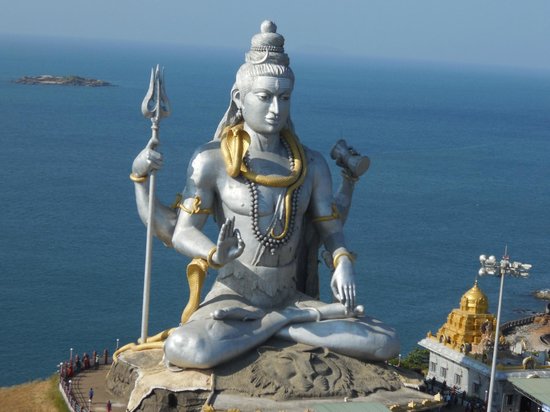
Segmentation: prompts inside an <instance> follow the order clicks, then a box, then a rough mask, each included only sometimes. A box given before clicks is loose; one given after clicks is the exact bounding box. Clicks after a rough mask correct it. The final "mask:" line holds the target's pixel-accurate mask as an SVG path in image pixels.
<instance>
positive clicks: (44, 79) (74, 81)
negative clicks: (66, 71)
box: [14, 74, 112, 87]
mask: <svg viewBox="0 0 550 412" xmlns="http://www.w3.org/2000/svg"><path fill="white" fill-rule="evenodd" d="M14 82H15V83H20V84H56V85H62V86H88V87H104V86H112V84H111V83H109V82H106V81H105V80H98V79H86V78H84V77H80V76H52V75H50V74H43V75H40V76H23V77H21V78H19V79H17V80H14Z"/></svg>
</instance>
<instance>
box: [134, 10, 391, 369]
mask: <svg viewBox="0 0 550 412" xmlns="http://www.w3.org/2000/svg"><path fill="white" fill-rule="evenodd" d="M276 29H277V28H276V26H275V24H273V23H272V22H270V21H265V22H263V23H262V26H261V33H259V34H256V35H255V36H254V37H253V38H252V45H251V48H250V51H249V52H248V53H247V54H246V62H245V63H244V64H243V65H242V66H241V67H240V68H239V70H238V72H237V76H236V82H235V85H234V86H233V88H232V90H231V101H230V105H229V108H228V109H227V112H226V113H225V115H224V116H223V118H222V120H221V122H220V124H219V126H218V128H217V131H216V133H215V135H214V138H213V139H212V140H211V141H209V142H208V143H206V144H204V145H202V146H200V147H199V148H198V149H197V150H196V152H195V154H194V155H193V157H192V159H191V161H190V163H189V167H188V170H187V181H186V184H185V189H184V190H183V193H182V199H181V200H180V202H179V203H178V204H177V205H176V207H174V208H171V207H168V206H164V205H162V204H160V203H159V202H158V201H157V202H156V208H155V215H154V231H155V232H154V234H155V236H156V237H158V238H159V239H160V240H162V241H163V242H164V243H165V244H167V245H169V246H172V247H173V248H174V249H176V250H177V251H178V252H180V253H181V254H183V255H185V256H188V257H189V258H192V259H194V260H193V262H195V263H196V264H198V265H199V266H201V265H202V270H203V271H205V270H206V269H207V268H208V267H209V268H212V269H216V270H217V271H218V275H217V278H216V280H215V282H214V284H213V286H212V289H211V290H210V291H209V293H208V294H207V295H206V297H205V299H204V301H203V302H202V303H201V304H200V306H198V305H196V306H198V309H197V308H196V307H195V308H193V310H194V309H196V310H195V311H194V312H193V313H192V314H190V316H189V313H188V314H187V315H186V316H185V319H183V322H182V324H181V325H180V326H179V327H177V328H176V329H174V330H172V331H170V334H169V336H168V337H167V339H166V340H165V342H164V356H165V361H166V362H167V363H169V364H170V365H175V366H177V367H180V368H202V369H204V368H211V367H214V366H216V365H218V364H221V363H223V362H226V361H228V360H231V359H234V358H235V357H237V356H239V355H240V354H243V353H244V352H246V351H248V350H250V349H252V348H255V347H257V346H259V345H260V344H262V343H263V342H265V341H266V340H268V339H269V338H271V337H278V338H282V339H286V340H291V341H295V342H300V343H303V344H307V345H311V346H320V347H325V348H327V349H329V350H331V351H334V352H338V353H341V354H344V355H348V356H352V357H355V358H358V359H361V360H375V361H379V360H386V359H389V358H392V357H394V356H396V355H397V354H398V352H399V341H398V339H397V335H396V333H395V331H394V330H393V329H391V328H390V327H388V326H386V325H384V324H383V323H382V322H380V321H378V320H375V319H373V318H370V317H368V316H366V315H365V314H364V313H363V312H362V306H358V305H356V286H355V269H354V262H353V261H354V258H353V255H352V254H351V253H350V252H349V251H348V249H347V246H346V243H345V240H344V235H343V232H342V225H343V220H344V214H347V212H346V211H341V212H342V213H338V208H337V207H336V206H335V198H334V196H333V192H332V183H331V175H330V172H329V168H328V166H327V163H326V161H325V160H324V159H323V157H322V156H321V155H320V154H319V153H317V152H315V151H313V150H310V149H308V148H307V147H306V146H304V145H303V144H302V143H301V141H300V140H299V139H298V137H297V136H296V134H295V129H294V125H293V123H292V121H291V118H290V106H291V95H292V90H293V87H294V74H293V72H292V70H291V68H290V66H289V58H288V56H287V54H286V53H285V51H284V38H283V37H282V36H281V35H280V34H278V33H277V30H276ZM161 166H162V156H161V154H160V153H159V152H158V151H156V150H155V144H154V142H153V143H152V142H150V143H149V144H148V145H147V146H146V148H145V149H144V150H143V151H141V153H140V154H139V155H138V156H137V157H136V159H135V160H134V162H133V166H132V174H131V175H130V177H131V179H132V180H133V181H134V182H135V192H136V202H137V208H138V212H139V215H140V217H141V219H142V220H143V221H144V223H147V222H146V221H147V216H148V201H149V199H148V197H149V194H148V175H149V174H150V173H151V172H152V171H154V170H158V169H159V168H160V167H161ZM352 174H353V173H351V175H349V176H348V178H353V177H354V176H352ZM355 177H356V176H355ZM210 215H212V216H213V218H214V220H215V221H216V222H217V223H218V226H219V235H218V238H217V239H216V240H214V241H212V240H211V239H209V238H208V237H207V236H206V235H205V234H204V233H203V232H202V229H203V227H204V225H205V223H206V221H207V219H208V217H209V216H210ZM320 243H321V244H323V245H324V247H325V249H326V251H327V252H328V253H330V254H331V259H330V260H331V261H332V262H331V263H332V266H333V268H334V272H333V275H332V280H331V282H330V286H331V288H332V292H333V294H334V296H335V298H336V300H337V302H336V303H331V304H327V303H323V302H320V301H319V300H317V298H318V295H317V294H316V293H315V290H314V289H315V287H317V286H316V283H315V282H316V280H315V279H312V276H311V273H316V268H312V266H316V265H317V264H318V257H317V254H318V252H317V249H318V246H319V244H320ZM311 248H314V253H313V255H312V254H311ZM312 256H313V258H312ZM312 284H313V285H314V286H313V287H311V285H312ZM312 290H313V292H312Z"/></svg>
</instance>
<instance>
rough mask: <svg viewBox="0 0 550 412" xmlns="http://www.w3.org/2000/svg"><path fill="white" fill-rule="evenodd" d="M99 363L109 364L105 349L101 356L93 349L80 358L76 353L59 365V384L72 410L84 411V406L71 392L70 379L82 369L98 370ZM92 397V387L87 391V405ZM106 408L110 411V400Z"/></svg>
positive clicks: (71, 383) (90, 402)
mask: <svg viewBox="0 0 550 412" xmlns="http://www.w3.org/2000/svg"><path fill="white" fill-rule="evenodd" d="M101 364H103V365H109V351H108V350H107V349H105V350H104V351H103V354H102V355H101V356H100V354H99V352H97V351H95V350H94V351H93V352H92V354H91V355H90V354H88V353H86V352H84V354H83V355H82V358H81V357H80V355H78V354H76V355H75V356H74V357H72V356H71V358H70V359H69V360H68V361H66V362H63V363H61V364H60V365H59V378H60V384H61V387H62V388H63V390H64V392H65V395H66V397H67V400H68V401H69V403H70V405H71V407H72V408H73V410H75V411H79V412H85V411H86V407H85V406H84V405H80V404H79V402H78V400H77V397H76V396H75V394H74V392H73V381H72V379H73V378H74V377H75V376H76V375H78V374H79V373H80V372H82V371H86V370H98V369H99V366H100V365H101ZM93 397H94V389H93V388H90V390H89V391H88V403H89V406H91V404H92V402H93ZM106 408H107V411H108V412H111V408H112V404H111V401H110V400H109V401H107V405H106Z"/></svg>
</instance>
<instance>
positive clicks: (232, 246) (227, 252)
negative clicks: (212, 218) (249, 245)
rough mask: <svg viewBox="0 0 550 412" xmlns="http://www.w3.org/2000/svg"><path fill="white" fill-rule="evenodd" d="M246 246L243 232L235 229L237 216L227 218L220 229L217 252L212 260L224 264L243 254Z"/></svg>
mask: <svg viewBox="0 0 550 412" xmlns="http://www.w3.org/2000/svg"><path fill="white" fill-rule="evenodd" d="M244 246H245V244H244V240H243V239H242V237H241V232H239V229H235V217H233V218H231V219H226V220H225V222H224V223H223V225H222V227H221V229H220V234H219V235H218V242H217V243H216V252H215V253H214V255H213V256H212V260H213V261H214V262H215V263H216V264H218V265H222V266H223V265H225V264H226V263H229V262H231V261H233V260H235V259H237V258H238V257H239V256H241V255H242V253H243V252H244Z"/></svg>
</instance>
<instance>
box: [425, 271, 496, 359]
mask: <svg viewBox="0 0 550 412" xmlns="http://www.w3.org/2000/svg"><path fill="white" fill-rule="evenodd" d="M488 310H489V300H488V299H487V296H486V295H485V293H483V292H482V291H481V289H480V288H479V286H478V284H477V280H476V281H475V283H474V286H473V287H472V288H471V289H470V290H468V291H467V292H466V293H464V295H462V298H460V308H458V309H453V310H452V311H451V313H449V316H447V322H445V323H444V324H443V326H441V328H440V329H439V330H438V331H437V334H436V335H435V336H433V335H430V336H429V337H431V338H432V339H436V340H438V341H439V342H440V343H442V344H444V345H445V346H448V347H450V348H452V349H454V350H460V351H461V352H464V353H468V352H474V353H480V351H481V350H482V346H483V344H484V343H483V342H484V339H485V341H486V340H487V339H490V338H491V332H492V331H493V330H494V329H495V327H496V320H495V317H494V316H493V315H492V314H490V313H489V312H488Z"/></svg>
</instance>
